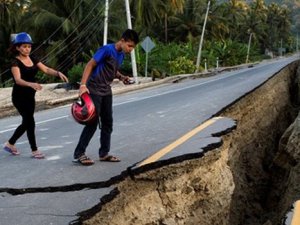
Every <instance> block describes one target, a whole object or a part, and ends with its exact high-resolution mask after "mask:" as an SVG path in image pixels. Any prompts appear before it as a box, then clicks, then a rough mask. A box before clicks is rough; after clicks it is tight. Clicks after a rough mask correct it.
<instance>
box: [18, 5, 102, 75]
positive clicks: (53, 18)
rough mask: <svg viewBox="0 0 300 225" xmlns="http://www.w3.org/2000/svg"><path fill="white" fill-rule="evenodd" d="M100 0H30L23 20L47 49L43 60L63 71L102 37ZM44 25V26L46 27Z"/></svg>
mask: <svg viewBox="0 0 300 225" xmlns="http://www.w3.org/2000/svg"><path fill="white" fill-rule="evenodd" d="M101 3H103V1H102V2H101V1H96V0H90V1H87V0H86V1H82V0H65V1H60V0H53V1H51V0H33V1H32V5H31V11H30V12H29V13H27V14H26V17H25V18H24V19H23V21H24V26H25V24H27V27H28V24H29V25H30V26H29V27H28V30H29V31H30V32H31V33H32V35H33V37H34V40H36V42H37V43H40V46H39V47H41V46H43V48H44V47H47V48H48V55H47V58H46V59H45V60H46V61H48V62H49V63H50V64H51V65H53V64H56V66H58V69H61V70H63V71H66V70H67V69H68V68H70V67H72V66H73V65H74V64H76V63H77V62H78V61H80V60H81V57H82V52H84V51H87V52H88V51H89V50H90V48H91V46H92V45H93V44H94V45H95V43H97V45H98V43H99V42H100V41H101V40H102V39H101V37H102V34H101V33H100V31H101V29H102V28H103V26H101V24H102V21H103V19H102V18H103V17H102V12H103V9H104V3H103V4H101ZM46 27H47V29H45V28H46ZM53 66H54V65H53Z"/></svg>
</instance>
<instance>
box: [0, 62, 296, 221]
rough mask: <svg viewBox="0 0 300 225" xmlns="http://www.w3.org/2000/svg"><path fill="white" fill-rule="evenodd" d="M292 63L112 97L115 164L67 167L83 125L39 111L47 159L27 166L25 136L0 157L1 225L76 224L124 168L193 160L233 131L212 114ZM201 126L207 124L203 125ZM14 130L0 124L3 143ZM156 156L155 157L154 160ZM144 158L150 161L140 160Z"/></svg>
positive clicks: (64, 112)
mask: <svg viewBox="0 0 300 225" xmlns="http://www.w3.org/2000/svg"><path fill="white" fill-rule="evenodd" d="M294 60H295V58H289V59H285V58H284V59H280V60H278V61H276V62H269V63H263V64H259V65H256V66H254V67H253V68H246V69H242V70H239V71H233V72H226V73H222V74H219V75H217V76H214V77H210V78H202V79H186V80H184V81H182V82H179V83H175V84H173V83H169V84H164V85H161V86H159V87H155V88H149V89H145V90H142V91H135V92H130V93H126V94H122V95H118V96H115V97H114V124H115V125H114V132H113V136H112V153H113V154H115V155H117V156H119V157H120V158H121V159H122V162H120V163H117V164H114V163H106V162H99V161H97V162H96V164H95V165H93V166H91V167H83V166H76V165H74V164H72V162H71V161H72V155H73V150H74V148H75V146H76V144H77V141H78V138H79V135H80V132H81V129H82V126H81V125H79V124H76V123H75V122H74V121H73V119H72V118H71V116H70V106H69V105H67V106H63V107H59V108H54V109H51V110H46V111H41V112H37V113H36V114H35V115H36V116H35V117H36V124H37V127H36V135H37V142H38V145H39V146H40V150H42V151H43V152H45V153H46V155H47V158H46V159H45V160H33V159H31V158H30V149H29V146H28V142H27V139H26V137H25V136H24V137H22V138H21V139H20V140H19V142H18V144H17V147H18V148H19V149H20V150H21V152H22V154H21V155H20V156H10V155H8V154H7V153H6V152H4V151H2V152H0V162H1V163H0V170H1V173H0V225H8V224H14V225H18V224H20V225H23V224H24V225H25V224H26V225H27V224H31V225H35V224H37V225H41V224H42V225H43V224H68V223H69V222H70V221H72V220H74V219H76V218H77V217H78V216H77V215H76V213H78V212H80V211H83V210H86V209H89V208H91V207H93V206H94V205H95V204H97V203H99V199H100V198H101V197H102V196H104V195H106V194H108V193H109V192H111V191H112V190H113V188H114V183H115V182H117V181H118V180H120V179H122V176H123V175H124V174H125V175H126V173H124V172H126V171H127V168H132V169H133V171H135V170H138V169H139V168H140V167H139V166H140V165H141V163H143V162H144V163H145V162H156V161H159V162H164V160H167V161H168V160H172V158H174V157H175V158H176V157H181V156H182V155H190V156H195V157H196V156H197V155H198V156H199V154H201V152H203V149H205V147H206V146H207V145H210V144H215V145H218V144H219V143H220V138H219V137H212V136H211V134H213V133H219V132H221V131H223V130H226V129H228V128H233V127H234V126H235V123H234V121H232V120H231V119H230V118H214V115H216V114H217V113H218V112H220V111H221V110H222V109H223V108H225V107H226V106H228V105H229V104H231V103H232V102H234V101H236V100H237V99H239V98H241V97H242V96H244V95H245V94H246V93H248V92H250V91H252V90H253V89H255V88H256V87H257V86H259V85H261V84H262V83H263V82H265V81H266V80H267V79H269V78H270V77H271V76H273V75H274V74H275V73H276V72H278V71H279V70H280V69H281V68H283V67H284V66H286V65H288V64H289V63H290V62H292V61H294ZM210 118H212V120H209V119H210ZM205 121H210V122H211V124H208V125H204V126H203V123H204V122H205ZM19 123H20V117H10V118H4V119H1V120H0V142H1V143H4V142H5V141H6V140H7V139H8V138H9V137H10V135H11V134H12V132H13V130H14V129H15V127H16V126H17V125H18V124H19ZM171 143H172V144H173V145H172V146H173V147H172V146H170V144H171ZM174 146H175V147H174ZM98 147H99V133H97V134H96V135H95V136H94V138H93V139H92V141H91V143H90V145H89V147H88V149H87V155H89V156H90V157H91V158H93V159H95V160H96V159H97V150H98ZM158 151H159V152H160V153H161V154H160V156H159V157H156V156H155V155H153V154H155V153H156V152H158ZM149 156H152V158H150V159H151V160H150V161H143V160H145V159H147V158H148V157H149ZM167 161H166V162H167ZM88 187H90V188H91V189H87V188H88Z"/></svg>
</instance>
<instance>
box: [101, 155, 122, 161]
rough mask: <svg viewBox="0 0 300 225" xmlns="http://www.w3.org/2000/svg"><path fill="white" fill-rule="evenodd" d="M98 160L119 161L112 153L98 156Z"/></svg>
mask: <svg viewBox="0 0 300 225" xmlns="http://www.w3.org/2000/svg"><path fill="white" fill-rule="evenodd" d="M99 160H100V161H102V162H120V161H121V160H120V159H119V158H117V157H116V156H112V155H106V156H103V157H100V158H99Z"/></svg>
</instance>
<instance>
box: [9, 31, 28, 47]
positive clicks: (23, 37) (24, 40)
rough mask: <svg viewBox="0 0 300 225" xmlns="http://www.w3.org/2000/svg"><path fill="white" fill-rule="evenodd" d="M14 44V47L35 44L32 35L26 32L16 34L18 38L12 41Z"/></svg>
mask: <svg viewBox="0 0 300 225" xmlns="http://www.w3.org/2000/svg"><path fill="white" fill-rule="evenodd" d="M12 43H13V44H14V45H17V44H33V42H32V39H31V37H30V35H29V34H28V33H26V32H21V33H18V34H16V36H15V37H14V40H13V41H12Z"/></svg>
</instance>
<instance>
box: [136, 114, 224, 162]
mask: <svg viewBox="0 0 300 225" xmlns="http://www.w3.org/2000/svg"><path fill="white" fill-rule="evenodd" d="M222 118H223V117H214V118H212V119H210V120H207V121H206V122H204V123H203V124H201V125H200V126H198V127H196V128H194V129H193V130H191V131H190V132H188V133H186V134H185V135H183V136H182V137H180V138H179V139H177V140H176V141H174V142H173V143H171V144H169V145H168V146H166V147H164V148H162V149H161V150H159V151H158V152H156V153H154V154H153V155H152V156H150V157H148V158H147V159H145V160H144V161H142V162H141V163H140V164H138V167H140V166H143V165H146V164H149V163H152V162H155V161H157V160H159V159H160V158H161V157H163V156H164V155H166V154H167V153H169V152H170V151H172V150H173V149H174V148H176V147H178V146H179V145H181V144H183V143H184V142H186V141H187V140H188V139H190V138H191V137H193V136H194V135H196V134H197V133H199V132H200V131H202V130H203V129H205V128H206V127H208V126H210V125H211V124H213V123H215V122H216V121H217V120H220V119H222Z"/></svg>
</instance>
